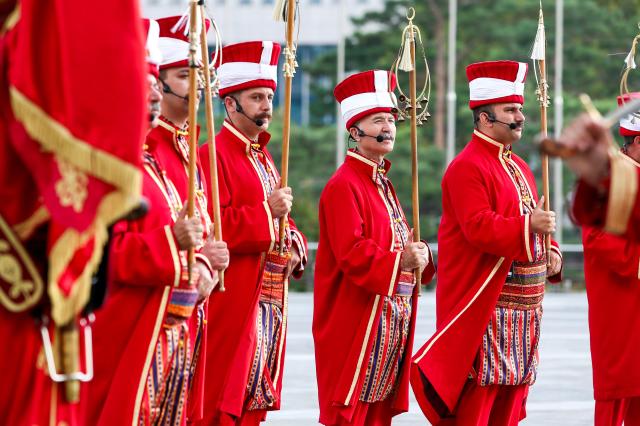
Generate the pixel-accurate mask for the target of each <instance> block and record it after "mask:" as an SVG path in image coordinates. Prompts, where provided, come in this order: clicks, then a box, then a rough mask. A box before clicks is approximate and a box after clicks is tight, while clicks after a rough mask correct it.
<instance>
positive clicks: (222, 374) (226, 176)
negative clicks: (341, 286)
mask: <svg viewBox="0 0 640 426" xmlns="http://www.w3.org/2000/svg"><path fill="white" fill-rule="evenodd" d="M269 139H270V135H269V134H268V133H266V132H262V133H260V135H259V140H258V143H259V144H260V146H261V147H262V149H263V152H264V153H265V155H266V157H267V159H268V160H269V161H270V162H271V163H273V159H272V158H271V154H269V151H268V150H267V149H266V145H267V143H268V142H269ZM250 144H251V142H250V141H249V139H247V138H246V137H245V136H244V135H243V134H242V133H241V132H240V131H239V130H238V129H236V128H235V127H234V126H233V125H232V124H231V123H229V122H228V121H225V122H224V125H223V126H222V128H221V129H220V132H219V133H218V135H217V136H216V156H217V162H218V186H219V193H220V209H221V222H222V237H223V240H224V241H226V243H227V245H228V247H229V251H230V254H231V263H230V264H229V267H228V268H227V270H226V271H225V275H224V277H225V286H226V292H224V293H221V294H216V295H215V296H214V297H212V298H211V299H210V300H209V324H210V326H209V328H208V336H207V338H208V352H207V366H208V368H207V375H206V379H205V380H206V391H205V407H206V412H205V423H206V424H213V417H214V416H216V415H219V414H220V412H223V413H228V414H231V415H233V416H236V417H239V416H240V415H241V414H242V410H243V405H244V402H245V388H246V386H247V377H248V374H249V368H250V362H251V359H252V357H253V355H254V347H255V344H256V314H257V312H258V298H259V295H260V290H261V285H260V283H261V277H262V273H263V259H264V256H265V253H266V252H267V251H269V250H271V249H272V248H273V247H274V244H275V243H276V241H277V240H278V235H276V233H275V230H274V227H273V217H272V215H271V210H270V208H269V205H268V203H267V201H266V196H265V193H264V191H263V187H262V184H261V181H260V178H259V177H258V174H257V171H256V168H255V166H254V165H253V163H252V160H250V157H249V155H248V153H249V149H250ZM208 149H209V148H208V146H207V145H204V146H202V147H201V148H200V157H201V159H202V164H203V167H204V170H205V176H206V177H207V178H208V177H209V173H210V170H209V152H208ZM274 172H275V173H277V170H275V171H274ZM289 225H290V227H291V231H292V232H295V233H297V235H298V238H299V239H302V240H304V237H303V236H302V234H301V233H300V232H299V231H297V229H296V227H295V223H294V222H293V220H291V218H289ZM298 250H299V251H300V255H301V258H302V259H303V261H304V260H305V259H306V242H305V243H304V244H302V246H298ZM301 273H302V270H298V271H294V277H299V276H300V275H301ZM286 287H287V286H286V285H285V292H284V304H283V310H282V312H283V323H284V324H283V328H284V330H283V332H282V336H286V320H287V305H286V299H287V294H286V293H287V292H286ZM285 339H286V338H285ZM285 348H286V340H285V341H283V344H282V350H281V351H280V352H279V357H278V361H277V363H276V368H277V369H278V371H277V372H275V373H274V376H275V377H276V380H275V383H274V386H275V388H276V393H277V400H276V402H275V403H274V404H273V406H272V407H271V409H274V410H277V409H279V408H280V395H281V389H282V368H283V365H284V352H285Z"/></svg>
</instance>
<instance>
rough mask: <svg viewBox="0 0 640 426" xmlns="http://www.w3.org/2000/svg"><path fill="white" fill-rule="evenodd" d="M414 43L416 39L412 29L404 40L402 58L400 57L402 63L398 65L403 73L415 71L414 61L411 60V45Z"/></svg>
mask: <svg viewBox="0 0 640 426" xmlns="http://www.w3.org/2000/svg"><path fill="white" fill-rule="evenodd" d="M413 42H414V39H413V36H412V34H411V29H409V31H407V35H406V37H405V39H404V43H403V44H402V56H401V57H400V63H399V64H398V68H399V69H401V70H402V71H407V72H409V71H413V60H412V58H411V43H413Z"/></svg>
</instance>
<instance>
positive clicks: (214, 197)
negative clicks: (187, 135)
mask: <svg viewBox="0 0 640 426" xmlns="http://www.w3.org/2000/svg"><path fill="white" fill-rule="evenodd" d="M200 12H201V13H200V16H201V19H202V29H203V30H202V32H201V33H200V50H201V52H202V65H203V67H204V73H205V79H204V103H205V113H206V116H207V147H208V150H209V170H210V173H209V182H210V183H211V185H210V186H211V191H209V203H210V204H211V210H212V211H213V238H214V239H215V240H216V241H222V223H221V219H220V194H219V192H218V166H217V164H218V162H217V158H216V136H215V134H216V132H215V120H214V115H213V98H212V96H213V93H212V90H211V78H210V76H209V48H208V46H207V33H206V31H204V29H205V28H207V27H206V18H205V14H204V6H200ZM218 279H219V287H218V289H219V290H220V291H224V290H225V288H224V270H222V271H218Z"/></svg>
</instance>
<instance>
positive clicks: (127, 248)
mask: <svg viewBox="0 0 640 426" xmlns="http://www.w3.org/2000/svg"><path fill="white" fill-rule="evenodd" d="M158 145H159V144H157V141H156V140H153V139H149V140H147V150H148V151H149V152H150V153H151V154H152V155H154V156H155V154H156V153H157V149H158V148H159V146H158ZM169 158H170V157H169ZM173 158H174V159H173V162H172V163H169V164H166V163H165V164H162V165H161V167H162V169H164V170H169V169H170V168H176V167H181V166H182V164H181V161H180V159H179V158H178V157H177V156H174V157H173ZM144 167H145V173H144V180H143V196H144V197H146V198H147V200H148V201H149V207H150V208H149V211H148V212H147V214H146V215H144V216H143V217H142V218H140V219H137V220H135V221H132V222H126V221H122V222H119V223H117V224H116V225H115V226H114V229H113V237H112V240H111V246H110V256H109V275H108V277H109V284H108V294H107V297H106V300H105V305H104V306H103V307H102V308H101V309H99V310H98V311H97V312H96V322H95V326H94V335H95V336H96V337H95V342H94V359H95V378H94V380H93V382H92V383H91V386H90V387H89V389H90V391H89V395H88V408H87V412H86V418H85V420H86V421H85V423H86V424H95V425H116V424H118V425H120V424H121V425H125V424H132V423H137V419H138V416H139V414H140V409H141V403H142V396H143V393H144V386H146V383H147V375H148V374H149V367H150V364H151V356H152V354H153V352H154V350H155V349H156V343H157V342H158V336H159V333H160V331H161V327H162V324H163V323H164V320H165V318H166V309H167V303H168V302H169V300H170V299H171V293H172V288H173V287H176V286H185V285H186V283H187V281H188V272H187V268H186V262H185V259H184V256H182V258H181V256H180V255H179V249H178V243H177V240H176V239H175V236H174V234H173V231H172V227H173V224H174V219H173V217H172V212H171V209H170V207H169V203H170V202H172V200H171V197H170V195H169V193H168V192H167V190H166V188H165V185H164V183H163V181H162V180H161V179H159V177H158V174H157V172H155V171H154V170H153V168H152V167H150V166H149V164H148V163H145V166H144ZM181 195H183V194H181ZM196 258H197V261H201V262H203V263H205V264H206V265H209V262H208V260H206V258H205V257H204V256H202V255H200V254H196ZM195 315H196V314H195V311H194V314H193V315H192V317H195ZM195 323H196V318H192V319H191V320H190V321H189V327H190V329H191V330H193V331H190V338H191V342H190V343H191V347H193V346H194V345H195V341H194V339H195V335H196V332H195V326H194V324H195ZM205 329H206V328H205ZM202 362H204V359H203V358H201V359H200V360H198V370H197V371H198V372H199V374H200V376H202V374H203V368H204V367H202V366H201V365H200V364H202ZM201 382H202V377H200V378H199V377H198V375H196V376H195V377H194V378H193V383H194V385H193V393H192V394H191V395H190V398H189V404H190V408H189V410H188V411H187V416H188V417H189V418H195V419H197V418H199V416H200V414H199V412H198V411H199V407H198V405H199V404H198V403H199V399H201V392H202V391H201V386H197V385H196V383H201Z"/></svg>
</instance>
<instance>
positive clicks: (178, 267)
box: [164, 225, 182, 287]
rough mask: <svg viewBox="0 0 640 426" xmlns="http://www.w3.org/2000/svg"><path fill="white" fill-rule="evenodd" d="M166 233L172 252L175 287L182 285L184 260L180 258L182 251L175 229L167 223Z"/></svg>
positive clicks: (173, 284)
mask: <svg viewBox="0 0 640 426" xmlns="http://www.w3.org/2000/svg"><path fill="white" fill-rule="evenodd" d="M164 231H165V235H166V237H167V244H168V245H169V251H170V252H171V262H172V264H173V271H174V272H173V283H172V286H173V287H178V286H179V285H180V277H181V275H182V262H181V259H180V251H179V250H178V242H177V241H176V237H175V236H174V235H173V229H172V228H171V226H169V225H166V226H165V227H164Z"/></svg>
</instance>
